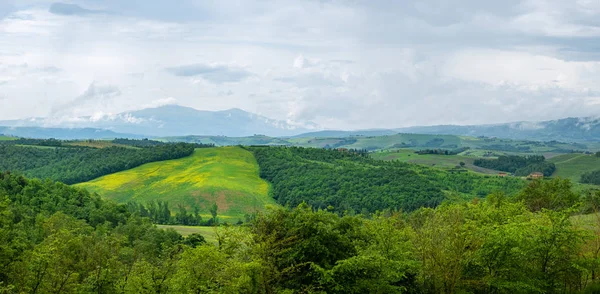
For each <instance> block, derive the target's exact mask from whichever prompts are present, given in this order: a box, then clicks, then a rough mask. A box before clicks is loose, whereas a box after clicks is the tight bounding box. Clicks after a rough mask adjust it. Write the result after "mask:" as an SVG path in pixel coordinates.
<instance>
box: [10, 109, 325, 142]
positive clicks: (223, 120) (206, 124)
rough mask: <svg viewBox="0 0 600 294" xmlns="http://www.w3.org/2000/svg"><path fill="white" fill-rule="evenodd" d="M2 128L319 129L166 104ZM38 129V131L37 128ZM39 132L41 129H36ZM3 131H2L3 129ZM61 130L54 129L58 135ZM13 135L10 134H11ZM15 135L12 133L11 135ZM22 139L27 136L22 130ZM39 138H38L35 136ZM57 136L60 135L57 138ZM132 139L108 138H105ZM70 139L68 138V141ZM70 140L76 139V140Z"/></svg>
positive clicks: (277, 132)
mask: <svg viewBox="0 0 600 294" xmlns="http://www.w3.org/2000/svg"><path fill="white" fill-rule="evenodd" d="M0 126H8V127H33V128H39V127H45V126H52V127H54V128H63V129H64V128H77V129H80V128H94V129H102V130H104V131H105V132H110V131H106V130H111V131H112V132H117V133H128V134H136V136H138V137H139V136H154V137H157V136H185V135H212V136H233V137H240V136H252V135H254V134H266V135H270V136H291V135H297V134H300V133H303V132H307V131H309V130H310V129H314V128H316V125H314V124H310V123H309V124H307V126H308V127H309V128H306V127H304V126H301V125H295V124H289V123H287V122H285V121H280V120H275V119H270V118H267V117H264V116H261V115H258V114H254V113H250V112H246V111H244V110H241V109H237V108H233V109H228V110H222V111H205V110H197V109H194V108H191V107H184V106H179V105H166V106H161V107H156V108H146V109H142V110H137V111H127V112H122V113H119V114H115V115H104V116H101V117H96V116H94V117H90V116H84V117H77V118H75V119H72V120H69V122H64V120H60V119H56V118H53V117H48V118H29V119H23V120H9V121H0ZM34 130H35V129H34ZM36 131H37V132H39V130H36ZM0 132H2V129H0ZM56 132H58V130H54V133H56ZM7 134H9V133H7ZM10 134H12V133H10ZM17 135H18V136H26V135H24V130H21V131H20V133H19V134H17ZM33 135H35V136H33ZM42 135H43V136H48V135H47V134H36V133H31V136H28V137H39V136H42ZM54 137H56V136H54ZM115 137H129V138H132V137H131V136H120V135H118V136H112V135H110V136H108V135H107V136H105V137H103V138H115ZM77 138H79V139H93V138H99V137H97V136H94V137H81V136H79V137H77ZM65 139H67V138H65ZM68 139H74V138H73V137H71V138H68Z"/></svg>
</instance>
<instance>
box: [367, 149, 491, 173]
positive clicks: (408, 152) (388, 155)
mask: <svg viewBox="0 0 600 294" xmlns="http://www.w3.org/2000/svg"><path fill="white" fill-rule="evenodd" d="M371 157H372V158H374V159H378V160H386V161H391V160H398V161H401V162H408V163H414V164H420V165H425V166H430V167H437V168H442V169H451V168H455V167H456V166H459V165H460V163H461V162H464V163H465V168H467V169H469V170H471V171H474V172H478V173H483V174H497V173H498V171H495V170H491V169H486V168H482V167H478V166H475V165H473V161H474V160H475V159H477V157H475V156H464V155H437V154H422V155H419V154H416V153H415V150H412V149H398V150H394V151H383V152H375V153H372V154H371Z"/></svg>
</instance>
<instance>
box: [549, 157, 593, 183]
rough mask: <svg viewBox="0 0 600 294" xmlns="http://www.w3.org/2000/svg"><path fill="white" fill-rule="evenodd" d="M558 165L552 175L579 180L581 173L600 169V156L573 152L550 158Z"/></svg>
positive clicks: (550, 160)
mask: <svg viewBox="0 0 600 294" xmlns="http://www.w3.org/2000/svg"><path fill="white" fill-rule="evenodd" d="M548 161H549V162H552V163H554V164H555V165H556V172H554V174H553V175H552V176H555V177H561V178H567V179H570V180H571V181H573V182H579V180H580V179H581V175H582V174H584V173H586V172H591V171H595V170H599V169H600V157H597V156H593V155H587V154H581V153H573V154H564V155H559V156H556V157H552V158H550V159H548Z"/></svg>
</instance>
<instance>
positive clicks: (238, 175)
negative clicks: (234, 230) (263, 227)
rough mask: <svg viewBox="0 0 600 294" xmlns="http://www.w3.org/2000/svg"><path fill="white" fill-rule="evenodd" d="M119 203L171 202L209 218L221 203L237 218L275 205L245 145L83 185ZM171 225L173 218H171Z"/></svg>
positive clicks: (225, 214) (226, 215) (221, 210)
mask: <svg viewBox="0 0 600 294" xmlns="http://www.w3.org/2000/svg"><path fill="white" fill-rule="evenodd" d="M77 186H78V187H82V188H86V189H88V190H89V191H92V192H97V193H98V194H100V195H101V196H103V197H105V198H107V199H112V200H114V201H117V202H119V203H126V202H131V201H133V202H138V203H141V204H143V205H146V204H147V203H148V202H150V201H159V200H160V201H165V202H168V205H170V207H171V209H172V211H173V212H177V211H178V206H179V205H183V206H184V207H185V208H186V209H187V210H188V211H190V212H191V211H193V210H194V208H196V207H198V208H199V209H200V214H202V215H203V216H204V217H205V218H207V216H210V214H209V208H210V207H211V206H212V205H213V204H214V203H216V204H217V206H218V214H219V216H220V217H221V218H223V219H230V220H231V221H237V220H238V219H244V218H245V215H246V214H251V213H253V212H256V211H259V210H262V209H264V207H265V205H268V204H274V201H273V200H272V199H271V198H270V197H269V184H268V183H267V182H265V181H264V180H262V179H261V178H260V177H259V175H258V165H257V164H256V160H255V159H254V157H253V156H252V154H251V153H250V152H248V151H246V150H244V149H242V148H239V147H220V148H202V149H196V150H195V151H194V152H193V154H192V156H189V157H184V158H181V159H177V160H167V161H161V162H153V163H149V164H145V165H142V166H139V167H136V168H133V169H129V170H126V171H122V172H118V173H113V174H110V175H106V176H103V177H100V178H97V179H95V180H92V181H89V182H86V183H82V184H79V185H77ZM165 222H166V223H169V221H168V220H165Z"/></svg>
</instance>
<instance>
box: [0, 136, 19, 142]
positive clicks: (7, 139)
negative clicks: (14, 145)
mask: <svg viewBox="0 0 600 294" xmlns="http://www.w3.org/2000/svg"><path fill="white" fill-rule="evenodd" d="M16 139H17V138H15V137H8V136H2V135H0V141H13V140H16Z"/></svg>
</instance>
